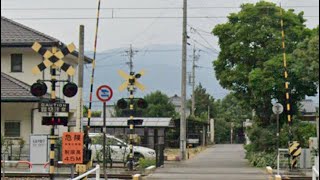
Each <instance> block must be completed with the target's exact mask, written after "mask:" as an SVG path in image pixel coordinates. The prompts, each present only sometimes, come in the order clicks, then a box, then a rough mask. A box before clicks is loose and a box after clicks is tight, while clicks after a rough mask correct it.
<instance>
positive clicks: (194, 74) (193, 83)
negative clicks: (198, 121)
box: [191, 45, 199, 116]
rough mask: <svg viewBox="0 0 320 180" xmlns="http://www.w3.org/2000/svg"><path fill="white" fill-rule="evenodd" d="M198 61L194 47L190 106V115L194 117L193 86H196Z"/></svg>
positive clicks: (194, 99) (194, 96)
mask: <svg viewBox="0 0 320 180" xmlns="http://www.w3.org/2000/svg"><path fill="white" fill-rule="evenodd" d="M198 60H199V54H196V46H195V45H194V47H193V55H192V82H191V85H192V100H191V101H192V104H191V115H192V116H195V114H194V113H195V110H196V108H195V106H196V95H195V86H196V68H197V67H198V66H197V65H196V61H198Z"/></svg>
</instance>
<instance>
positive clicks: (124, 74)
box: [118, 70, 130, 80]
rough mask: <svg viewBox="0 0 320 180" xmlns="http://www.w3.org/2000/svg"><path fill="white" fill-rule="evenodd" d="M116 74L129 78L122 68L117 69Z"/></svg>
mask: <svg viewBox="0 0 320 180" xmlns="http://www.w3.org/2000/svg"><path fill="white" fill-rule="evenodd" d="M118 74H119V75H120V76H121V77H122V78H123V79H125V80H127V79H129V78H130V75H129V74H127V73H125V72H124V71H122V70H118Z"/></svg>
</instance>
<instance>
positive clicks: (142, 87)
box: [134, 80, 146, 91]
mask: <svg viewBox="0 0 320 180" xmlns="http://www.w3.org/2000/svg"><path fill="white" fill-rule="evenodd" d="M134 85H135V86H136V87H137V88H139V89H140V90H141V91H144V90H145V89H146V88H145V87H144V85H142V84H141V83H139V82H138V81H137V80H136V82H135V83H134Z"/></svg>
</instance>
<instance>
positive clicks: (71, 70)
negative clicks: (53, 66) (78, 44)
mask: <svg viewBox="0 0 320 180" xmlns="http://www.w3.org/2000/svg"><path fill="white" fill-rule="evenodd" d="M75 72H76V71H75V70H74V68H73V67H72V66H70V67H69V68H68V70H67V74H68V75H69V76H73V75H74V73H75Z"/></svg>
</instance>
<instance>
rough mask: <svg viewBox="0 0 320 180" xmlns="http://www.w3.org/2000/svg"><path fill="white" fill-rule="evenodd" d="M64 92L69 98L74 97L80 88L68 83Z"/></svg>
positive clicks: (64, 87)
mask: <svg viewBox="0 0 320 180" xmlns="http://www.w3.org/2000/svg"><path fill="white" fill-rule="evenodd" d="M62 92H63V94H64V95H65V96H67V97H69V98H70V97H73V96H75V95H76V94H77V92H78V86H77V85H76V84H75V83H72V82H68V83H67V84H65V85H64V86H63V89H62Z"/></svg>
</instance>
